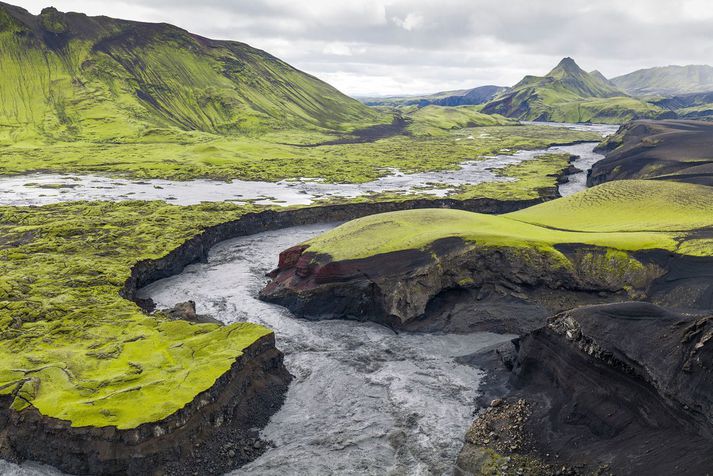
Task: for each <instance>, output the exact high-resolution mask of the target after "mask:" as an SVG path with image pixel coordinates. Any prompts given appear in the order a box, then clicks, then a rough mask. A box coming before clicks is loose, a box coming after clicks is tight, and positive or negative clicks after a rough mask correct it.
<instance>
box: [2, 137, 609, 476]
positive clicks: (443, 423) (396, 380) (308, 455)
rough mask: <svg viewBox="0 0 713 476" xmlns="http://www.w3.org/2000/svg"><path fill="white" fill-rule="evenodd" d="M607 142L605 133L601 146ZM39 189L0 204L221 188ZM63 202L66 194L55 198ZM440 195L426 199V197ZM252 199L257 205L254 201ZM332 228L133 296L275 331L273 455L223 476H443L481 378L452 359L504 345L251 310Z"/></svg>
mask: <svg viewBox="0 0 713 476" xmlns="http://www.w3.org/2000/svg"><path fill="white" fill-rule="evenodd" d="M578 127H581V126H578ZM614 130H615V128H614V129H612V128H609V129H606V130H605V132H602V135H606V133H610V132H613V131H614ZM594 145H595V144H594V143H585V144H576V145H570V146H560V147H553V148H551V149H550V150H549V151H552V152H557V151H561V152H568V153H571V154H575V155H579V156H580V159H578V161H577V162H575V165H576V166H578V167H579V168H582V169H585V170H586V169H587V168H589V167H591V163H593V162H594V161H596V160H599V159H601V155H599V154H595V153H593V152H592V148H593V146H594ZM541 153H543V151H529V152H520V153H517V154H515V155H513V156H502V157H498V158H492V159H486V160H484V161H479V162H473V163H467V164H464V166H463V168H462V169H461V171H457V172H440V173H434V174H413V175H410V176H408V175H403V174H401V175H399V174H396V173H395V174H393V175H392V176H390V177H391V178H386V179H385V181H388V180H393V181H394V182H393V183H394V184H396V183H400V184H401V185H400V186H401V190H403V189H404V186H405V185H408V184H416V183H418V184H419V185H423V184H424V183H425V181H426V180H434V181H441V182H442V183H444V182H445V181H446V180H462V181H464V183H472V182H469V181H470V180H473V177H480V178H478V180H481V179H482V180H481V181H488V180H495V179H498V178H497V177H496V175H495V174H494V173H493V171H492V169H491V167H492V166H495V168H498V167H501V166H506V165H509V164H510V163H518V162H520V161H522V160H532V159H534V158H535V157H536V156H537V155H539V154H541ZM488 160H490V161H491V162H488ZM495 161H497V162H495ZM587 164H589V165H588V166H587ZM463 171H465V172H463ZM459 173H462V174H464V175H463V176H461V175H459ZM404 177H405V178H404ZM436 177H439V178H436ZM577 177H579V178H577ZM398 179H401V180H403V181H402V182H399V181H398ZM500 179H501V178H500ZM574 179H575V180H573V181H571V182H570V184H565V185H563V186H562V187H561V188H560V191H561V193H562V194H563V195H565V194H569V193H573V192H574V191H577V190H581V189H582V188H584V186H585V183H586V172H584V173H583V174H578V176H575V177H574ZM13 180H14V181H15V182H12V181H13ZM42 180H47V182H45V183H48V184H49V183H57V182H56V180H58V176H35V177H33V178H32V179H30V178H28V177H14V178H3V179H0V203H1V204H18V205H19V204H35V205H37V204H44V203H53V202H57V201H64V200H79V199H102V200H122V199H127V198H131V199H139V198H140V199H166V198H167V196H166V195H164V194H170V195H171V196H175V198H176V200H175V202H176V203H196V202H199V201H202V200H223V199H225V196H224V195H221V193H222V192H221V190H223V188H222V187H227V186H228V185H229V184H223V183H222V182H209V181H193V182H168V183H166V184H163V185H159V186H160V187H161V188H156V187H155V185H156V183H155V182H156V181H149V182H148V183H149V184H151V186H150V187H145V188H142V190H143V192H142V193H138V194H133V195H131V194H128V193H127V190H129V189H130V188H129V189H127V188H124V187H131V186H132V185H130V184H135V182H129V181H126V182H125V183H124V184H123V185H117V184H118V183H123V182H121V181H119V182H117V181H116V180H115V179H107V178H101V177H96V178H88V177H83V178H80V179H79V180H75V179H71V178H67V180H69V181H71V183H72V184H75V185H76V184H77V183H81V184H82V185H79V186H76V187H72V188H66V189H63V188H42V187H37V186H30V187H26V186H25V185H24V184H25V183H26V182H28V181H32V182H35V183H40V184H41V183H42ZM198 182H200V183H203V182H206V185H205V187H206V188H205V190H201V186H198V191H196V190H195V189H194V188H193V187H191V186H186V184H192V185H193V186H196V185H197V183H198ZM234 183H235V182H234ZM9 184H14V185H9ZM112 184H113V185H112ZM220 184H223V185H220ZM135 185H136V184H135ZM165 185H167V186H165ZM253 185H254V183H253ZM273 185H274V184H273ZM317 185H318V186H320V187H321V186H325V187H329V190H332V191H333V192H334V193H342V192H344V190H341V191H340V189H339V187H342V185H336V186H335V185H333V184H329V185H328V184H319V183H300V184H297V185H295V184H287V183H284V187H286V188H285V189H284V190H290V192H289V194H288V193H287V192H285V194H283V195H277V194H276V195H274V196H273V198H270V199H269V200H276V199H278V197H279V200H276V202H279V203H289V204H295V203H309V201H308V200H310V201H311V200H312V199H314V198H316V197H317V195H315V194H312V192H310V191H309V187H313V186H317ZM137 186H138V185H137ZM256 187H257V186H256ZM305 187H307V190H306V189H305ZM345 187H346V186H345ZM351 187H355V186H351ZM258 188H259V187H258ZM256 189H257V188H256ZM3 190H4V192H3ZM63 190H64V191H66V192H65V193H60V192H61V191H63ZM166 190H168V191H166ZM226 190H227V189H226ZM294 190H296V192H294V193H293V191H294ZM320 190H321V189H320ZM442 190H443V189H435V188H434V194H435V192H436V191H438V192H439V193H442ZM38 191H42V192H43V193H38ZM305 191H306V193H304V192H305ZM25 192H27V193H25ZM214 193H215V194H216V195H213V194H214ZM225 193H228V192H225ZM230 193H234V191H232V192H230ZM261 193H263V195H265V193H264V191H262V192H261ZM320 193H322V192H320ZM350 193H351V192H350ZM360 193H361V192H360ZM270 194H272V191H271V192H270ZM137 195H138V196H137ZM290 197H292V198H290ZM333 226H334V225H333V224H332V225H330V224H322V225H312V226H303V227H295V228H288V229H283V230H277V231H270V232H265V233H260V234H256V235H252V236H247V237H241V238H237V239H233V240H229V241H225V242H223V243H220V244H218V245H216V246H215V247H214V248H213V249H212V250H211V252H210V255H209V258H208V261H207V262H206V263H202V264H195V265H191V266H189V267H187V268H186V269H185V270H184V271H183V272H182V273H181V274H179V275H176V276H173V277H170V278H167V279H163V280H161V281H158V282H156V283H153V284H151V285H150V286H148V287H146V288H144V289H143V290H141V291H140V294H141V296H142V297H151V298H153V299H154V300H155V301H156V303H157V304H158V305H159V307H172V306H173V305H175V304H176V303H178V302H183V301H186V300H189V299H190V300H194V301H196V303H197V308H198V312H199V313H204V314H210V315H212V316H214V317H216V318H217V319H220V320H221V321H223V322H225V323H231V322H236V321H251V322H257V323H260V324H264V325H266V326H268V327H270V328H272V329H274V330H275V333H276V336H277V345H278V347H279V348H280V349H281V350H282V351H283V352H284V353H285V364H286V366H287V368H288V369H289V371H290V372H291V373H292V374H293V375H294V376H295V379H294V381H293V383H292V384H291V386H290V389H289V391H288V394H287V399H286V402H285V404H284V406H283V407H282V408H281V409H280V410H279V411H278V412H277V413H276V414H275V415H274V416H273V417H272V419H271V421H270V423H269V424H268V426H267V427H266V428H265V429H264V430H263V433H262V435H263V437H264V438H265V439H267V440H270V441H272V442H273V444H274V447H272V448H270V449H269V450H268V451H267V452H266V453H265V454H264V455H263V456H261V457H260V458H258V459H257V460H256V461H254V462H252V463H250V464H248V465H247V466H245V467H243V468H241V469H240V470H238V471H236V472H234V473H233V475H234V476H238V475H284V474H303V475H328V474H379V475H381V474H393V475H420V474H423V475H427V474H428V475H431V474H450V473H451V471H452V466H453V463H454V461H455V458H456V456H457V453H458V451H459V450H460V447H461V445H462V442H463V436H464V434H465V432H466V430H467V428H468V426H469V424H470V423H471V421H472V419H473V412H474V411H475V410H476V404H475V399H476V397H477V395H478V386H479V383H480V380H481V378H482V374H481V372H480V371H478V370H477V369H474V368H472V367H468V366H465V365H461V364H459V363H457V361H456V358H457V357H459V356H463V355H468V354H471V353H473V352H476V351H478V350H479V349H482V348H484V347H487V346H490V345H494V344H497V343H500V342H504V341H506V340H508V339H510V338H511V337H512V336H504V335H497V334H490V333H474V334H469V335H455V334H412V333H400V334H395V333H394V332H392V331H391V330H389V329H386V328H384V327H381V326H378V325H376V324H372V323H357V322H350V321H321V322H311V321H306V320H301V319H295V318H294V317H293V316H292V315H291V314H290V313H289V311H287V310H286V309H284V308H281V307H279V306H276V305H272V304H268V303H264V302H262V301H259V300H258V299H257V294H258V292H259V290H260V289H261V288H262V287H263V286H264V284H265V282H266V278H265V273H266V272H268V271H270V270H271V269H272V268H274V267H275V265H276V259H277V255H278V254H279V252H280V251H282V250H284V249H286V248H288V247H290V246H292V245H294V244H296V243H299V242H301V241H304V240H307V239H309V238H311V237H313V236H315V235H317V234H319V233H322V232H324V231H326V230H328V229H330V228H331V227H333ZM0 474H3V475H8V476H59V475H61V474H62V473H60V472H58V471H57V470H55V469H52V468H48V467H46V466H41V465H37V464H34V463H27V464H24V465H22V466H17V465H13V464H10V463H7V462H3V461H0Z"/></svg>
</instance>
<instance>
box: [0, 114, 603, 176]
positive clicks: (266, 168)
mask: <svg viewBox="0 0 713 476" xmlns="http://www.w3.org/2000/svg"><path fill="white" fill-rule="evenodd" d="M416 125H418V121H416V122H414V125H413V126H412V127H415V126H416ZM326 138H327V137H325V135H323V134H322V133H313V132H309V131H296V130H294V131H277V132H273V133H271V134H267V135H264V136H260V137H245V136H243V137H221V136H216V135H215V134H207V133H199V132H191V133H187V132H180V133H178V132H170V133H169V132H160V133H159V132H156V133H155V134H150V135H147V136H143V137H142V138H140V139H136V140H132V141H128V142H117V143H98V142H57V143H52V144H37V143H35V144H33V143H15V144H13V145H10V146H8V147H4V148H2V147H0V174H18V173H24V172H31V171H53V172H62V173H76V174H83V173H102V174H121V175H130V176H132V177H136V178H168V179H179V180H186V179H192V178H197V177H207V178H218V179H232V178H240V179H245V180H267V181H275V180H281V179H285V178H295V177H320V178H323V179H325V180H327V181H330V182H351V183H361V182H368V181H371V180H375V179H376V178H378V177H381V176H384V175H387V174H389V173H390V169H398V170H400V171H402V172H405V173H415V172H424V171H431V170H447V169H456V168H457V167H458V166H459V164H460V163H461V162H463V161H465V160H477V159H479V158H481V157H484V156H487V155H493V154H498V153H503V149H507V150H510V151H514V150H517V149H538V148H545V147H548V146H549V145H551V144H554V143H563V142H575V141H580V140H594V141H596V140H598V139H599V136H597V135H596V134H592V133H587V132H577V131H571V130H567V129H560V128H553V127H547V126H490V127H479V128H475V129H470V128H468V129H459V130H454V131H448V132H445V135H436V136H417V137H408V136H403V135H399V136H395V137H390V138H387V139H382V140H378V141H375V142H371V143H361V144H340V145H325V146H319V147H298V146H294V145H287V144H288V143H291V144H298V143H313V142H321V141H324V140H325V139H326Z"/></svg>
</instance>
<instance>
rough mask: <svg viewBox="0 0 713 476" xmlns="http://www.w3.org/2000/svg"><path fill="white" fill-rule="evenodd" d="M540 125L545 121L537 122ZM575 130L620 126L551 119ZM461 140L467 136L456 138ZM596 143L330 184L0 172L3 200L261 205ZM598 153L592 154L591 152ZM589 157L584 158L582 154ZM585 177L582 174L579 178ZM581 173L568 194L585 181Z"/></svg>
mask: <svg viewBox="0 0 713 476" xmlns="http://www.w3.org/2000/svg"><path fill="white" fill-rule="evenodd" d="M538 124H540V125H542V124H543V123H538ZM547 125H553V126H559V127H567V128H573V129H576V130H583V131H593V132H598V133H600V134H602V136H606V135H608V134H610V133H613V132H614V131H616V126H605V125H589V124H547ZM458 140H468V138H465V139H462V138H461V139H458ZM595 145H596V143H593V142H592V143H587V144H575V145H570V146H559V147H550V148H548V149H539V150H530V151H517V152H515V153H513V154H512V155H498V156H493V157H486V158H483V159H480V160H469V161H465V162H463V163H461V164H460V166H459V168H458V169H456V170H444V171H435V172H422V173H415V174H406V173H402V172H399V171H398V170H389V173H388V175H386V176H384V177H381V178H379V179H377V180H374V181H372V182H368V183H363V184H332V183H324V182H320V181H317V180H314V179H300V180H283V181H280V182H253V181H244V180H233V181H232V182H222V181H217V180H189V181H174V180H158V179H153V180H130V179H124V178H111V177H103V176H99V175H69V174H47V173H37V174H26V175H17V176H8V177H0V205H16V206H17V205H46V204H50V203H57V202H68V201H77V200H105V201H121V200H165V201H168V202H170V203H175V204H178V205H192V204H196V203H201V202H222V201H231V202H235V203H246V202H254V203H257V204H260V205H285V206H288V205H309V204H311V203H314V202H315V201H316V200H319V199H329V198H355V197H359V196H364V195H370V194H377V193H399V194H413V193H424V194H428V195H432V196H436V197H443V196H447V195H448V194H449V193H451V192H453V191H455V190H456V189H457V188H458V187H460V186H463V185H476V184H479V183H484V182H498V181H509V180H513V179H512V178H508V177H502V176H500V175H498V172H497V171H498V169H502V168H505V167H507V166H509V165H515V164H519V163H521V162H524V161H527V160H534V159H536V158H537V157H538V156H540V155H542V154H544V153H548V152H568V153H571V154H575V155H581V156H582V157H583V159H582V160H581V161H579V162H577V163H575V165H577V166H578V167H579V168H581V169H583V170H588V169H589V168H591V165H592V164H593V163H594V162H595V161H596V160H600V159H601V158H602V157H603V156H601V155H599V154H594V153H593V152H592V149H593V148H594V146H595ZM593 154H594V155H593ZM585 156H586V157H587V159H586V160H585V159H584V157H585ZM580 178H581V177H580ZM580 178H577V179H576V180H575V182H573V183H572V185H570V186H569V187H566V188H565V191H566V192H567V193H572V191H579V190H582V189H584V187H585V186H586V173H585V175H584V179H583V180H580Z"/></svg>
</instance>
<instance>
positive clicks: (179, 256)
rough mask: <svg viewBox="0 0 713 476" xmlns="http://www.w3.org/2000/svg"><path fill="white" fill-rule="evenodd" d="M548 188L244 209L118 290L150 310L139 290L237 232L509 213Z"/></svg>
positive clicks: (149, 263) (138, 269)
mask: <svg viewBox="0 0 713 476" xmlns="http://www.w3.org/2000/svg"><path fill="white" fill-rule="evenodd" d="M548 192H549V193H547V194H545V195H543V196H542V197H541V198H539V199H534V200H511V201H501V200H494V199H489V198H477V199H470V200H453V199H437V200H427V199H418V200H404V201H398V202H377V203H346V204H340V205H329V206H315V207H306V208H299V209H294V210H283V211H276V210H266V211H263V212H258V213H248V214H246V215H244V216H242V217H240V218H238V219H236V220H233V221H229V222H226V223H222V224H220V225H216V226H213V227H209V228H207V229H206V230H205V231H203V232H202V233H200V234H199V235H197V236H195V237H193V238H191V239H190V240H188V241H186V242H185V243H183V244H182V245H181V246H179V247H178V248H176V249H175V250H173V251H171V252H170V253H168V254H167V255H166V256H164V257H162V258H159V259H156V260H144V261H140V262H138V263H136V265H134V267H133V268H132V269H131V275H130V277H129V278H128V279H127V280H126V283H125V284H124V289H123V290H122V291H121V295H122V296H123V297H125V298H127V299H130V300H132V301H134V302H136V303H137V304H138V305H139V306H141V308H142V309H144V310H145V311H147V312H152V311H153V310H155V304H154V303H153V302H152V301H151V300H145V299H138V298H137V297H136V291H137V290H138V289H140V288H142V287H144V286H147V285H148V284H151V283H152V282H154V281H158V280H159V279H163V278H167V277H169V276H173V275H174V274H178V273H180V272H181V271H183V268H185V267H186V266H188V265H189V264H192V263H196V262H201V261H205V260H206V258H207V257H208V251H209V250H210V249H211V248H212V247H213V246H214V245H216V244H217V243H220V242H221V241H225V240H229V239H231V238H237V237H239V236H247V235H253V234H256V233H260V232H263V231H269V230H279V229H281V228H288V227H291V226H302V225H311V224H316V223H335V222H340V221H347V220H353V219H355V218H359V217H363V216H367V215H373V214H376V213H385V212H392V211H397V210H413V209H418V208H454V209H459V210H469V211H474V212H480V213H508V212H511V211H515V210H520V209H523V208H527V207H530V206H533V205H536V204H538V203H542V202H544V201H547V200H551V199H553V198H556V197H557V196H558V195H557V191H556V190H555V189H552V190H550V191H548Z"/></svg>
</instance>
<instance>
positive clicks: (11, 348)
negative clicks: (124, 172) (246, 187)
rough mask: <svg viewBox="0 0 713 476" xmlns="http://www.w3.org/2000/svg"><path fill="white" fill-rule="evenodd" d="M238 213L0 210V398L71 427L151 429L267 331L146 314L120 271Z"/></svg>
mask: <svg viewBox="0 0 713 476" xmlns="http://www.w3.org/2000/svg"><path fill="white" fill-rule="evenodd" d="M248 210H249V208H246V207H243V208H238V207H236V206H231V205H227V204H213V205H201V206H193V207H177V206H171V205H166V204H163V203H159V202H126V203H120V204H115V203H71V204H61V205H52V206H46V207H41V208H24V207H23V208H12V207H5V208H0V214H1V215H2V221H1V224H0V276H2V278H1V279H0V393H4V394H15V395H16V398H15V401H14V404H13V406H14V407H15V408H16V409H22V408H24V407H25V406H27V405H29V404H32V405H33V406H35V407H36V408H37V409H38V410H39V411H40V412H41V413H42V414H44V415H47V416H52V417H56V418H60V419H63V420H68V421H70V422H71V423H72V425H73V426H86V425H91V426H107V425H113V426H117V427H118V428H133V427H136V426H138V425H140V424H142V423H147V422H153V421H158V420H161V419H163V418H165V417H167V416H169V415H170V414H172V413H173V412H175V411H176V410H178V409H180V408H183V407H184V406H185V405H186V404H187V403H189V402H190V401H192V400H193V398H194V397H195V396H196V395H197V394H198V393H200V392H202V391H204V390H206V389H208V388H209V387H211V386H212V384H213V383H214V382H215V380H216V379H217V378H218V377H220V376H221V375H222V374H224V373H225V372H226V371H227V370H228V369H229V368H230V367H231V365H232V364H233V362H234V361H235V359H236V358H237V357H239V356H240V355H241V353H242V351H243V349H244V348H245V347H247V346H248V345H250V344H251V343H253V342H254V341H255V340H256V339H258V338H260V337H261V336H264V335H267V334H269V333H270V330H268V329H266V328H264V327H261V326H258V325H253V324H233V325H230V326H225V327H220V326H217V325H213V324H201V325H197V324H191V323H188V322H185V321H175V322H173V321H168V320H167V319H165V318H164V317H162V316H160V315H157V316H146V315H144V314H143V313H142V312H140V310H139V309H138V307H137V306H136V305H135V304H134V303H132V302H130V301H127V300H125V299H123V298H121V297H120V296H119V291H120V290H121V288H122V286H123V283H124V281H125V280H126V279H127V278H128V276H129V272H130V268H131V266H132V265H133V264H134V263H135V262H136V261H138V260H141V259H148V258H158V257H160V256H163V255H165V254H166V253H167V252H168V251H170V250H172V249H173V248H175V247H177V246H178V245H180V244H181V243H182V242H183V241H185V240H186V239H188V238H190V237H191V236H193V235H195V234H196V233H197V232H199V231H200V230H201V229H203V228H205V227H206V226H209V225H211V224H215V223H219V222H224V221H227V220H229V219H234V218H236V217H238V216H240V215H241V214H243V213H244V212H245V211H248Z"/></svg>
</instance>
